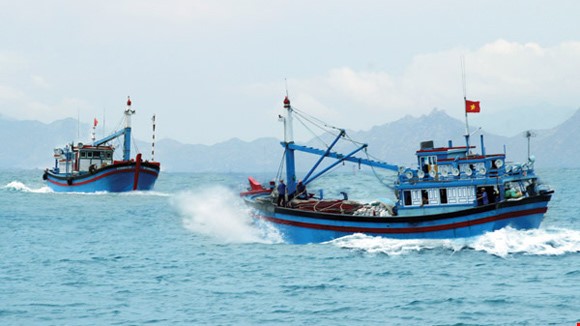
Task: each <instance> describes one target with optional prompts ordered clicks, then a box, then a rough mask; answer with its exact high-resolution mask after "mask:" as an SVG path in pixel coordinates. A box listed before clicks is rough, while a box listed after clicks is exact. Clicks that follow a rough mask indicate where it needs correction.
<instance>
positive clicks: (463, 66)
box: [461, 56, 469, 156]
mask: <svg viewBox="0 0 580 326" xmlns="http://www.w3.org/2000/svg"><path fill="white" fill-rule="evenodd" d="M461 78H462V79H463V110H465V146H466V147H467V152H466V153H465V155H466V156H467V155H469V121H468V119H467V109H466V108H467V81H466V79H465V56H461Z"/></svg>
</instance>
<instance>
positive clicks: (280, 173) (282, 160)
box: [276, 150, 286, 180]
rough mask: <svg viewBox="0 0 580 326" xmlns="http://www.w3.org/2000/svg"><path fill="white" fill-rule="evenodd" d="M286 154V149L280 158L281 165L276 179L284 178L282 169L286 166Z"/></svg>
mask: <svg viewBox="0 0 580 326" xmlns="http://www.w3.org/2000/svg"><path fill="white" fill-rule="evenodd" d="M285 156H286V150H284V152H282V159H280V165H279V166H278V172H277V173H276V180H280V179H282V169H283V168H284V157H285Z"/></svg>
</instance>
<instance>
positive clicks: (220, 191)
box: [172, 186, 282, 243]
mask: <svg viewBox="0 0 580 326" xmlns="http://www.w3.org/2000/svg"><path fill="white" fill-rule="evenodd" d="M172 202H173V205H174V206H175V207H176V208H177V210H178V212H179V213H180V214H181V216H182V218H183V225H184V226H185V227H186V228H187V229H188V230H191V231H192V232H195V233H199V234H204V235H208V236H211V237H213V238H215V239H218V240H220V241H223V242H227V243H279V242H282V237H281V235H280V234H279V232H278V231H277V230H276V229H275V228H273V227H272V226H270V225H267V224H264V223H254V221H253V220H252V219H251V218H250V214H249V210H248V208H246V207H245V206H243V203H242V202H241V199H240V198H239V196H237V195H236V194H234V193H233V192H232V191H231V190H229V189H227V188H224V187H219V186H216V187H212V188H208V189H205V190H202V191H200V192H195V193H192V192H187V193H182V194H179V195H177V196H176V197H175V198H174V200H173V201H172Z"/></svg>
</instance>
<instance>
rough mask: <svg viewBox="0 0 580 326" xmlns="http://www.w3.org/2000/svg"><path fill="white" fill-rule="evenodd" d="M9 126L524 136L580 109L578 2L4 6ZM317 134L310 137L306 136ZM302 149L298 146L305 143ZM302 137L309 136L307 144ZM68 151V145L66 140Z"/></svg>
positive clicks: (4, 103) (193, 133)
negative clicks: (292, 119)
mask: <svg viewBox="0 0 580 326" xmlns="http://www.w3.org/2000/svg"><path fill="white" fill-rule="evenodd" d="M0 8H1V10H0V30H1V31H2V32H0V115H1V116H3V117H4V118H10V119H18V120H39V121H42V122H45V123H49V122H52V121H55V120H59V119H64V118H67V117H72V118H75V119H77V118H79V119H80V120H81V121H82V122H85V123H87V124H90V123H92V121H93V119H94V118H97V119H98V120H99V121H100V124H101V125H100V126H101V127H102V126H103V122H104V124H105V128H113V127H116V126H118V124H119V122H120V120H121V118H122V112H123V110H124V104H125V102H126V98H127V96H131V99H132V101H133V108H134V109H135V110H136V112H137V114H136V115H135V116H134V117H133V126H134V131H133V132H134V135H135V136H136V138H138V139H142V140H146V139H149V138H150V137H151V136H150V134H151V126H150V121H151V116H152V115H153V114H155V115H156V120H157V128H156V132H157V135H156V138H157V139H163V138H171V139H175V140H178V141H180V142H182V143H190V144H207V145H212V144H216V143H220V142H224V141H227V140H229V139H231V138H239V139H241V140H244V141H252V140H255V139H257V138H261V137H277V138H282V137H283V129H282V126H281V124H280V122H278V119H277V117H278V114H281V113H282V107H283V104H282V103H283V99H284V96H285V95H286V92H288V94H289V96H290V100H291V101H292V105H293V106H294V107H296V108H298V109H299V110H301V111H304V112H307V113H308V114H311V115H313V116H316V117H318V118H320V119H322V120H324V121H326V122H327V123H328V124H330V125H334V126H338V127H341V128H346V129H350V130H368V129H370V128H371V127H373V126H376V125H382V124H386V123H389V122H392V121H396V120H397V119H400V118H402V117H404V116H406V115H411V116H415V117H419V116H421V115H425V114H428V113H429V112H431V111H432V110H433V109H434V108H437V109H439V110H444V111H445V112H447V114H449V115H451V116H453V117H456V118H458V119H462V120H463V119H464V112H465V111H464V104H463V97H464V82H463V78H462V69H461V60H462V58H464V60H465V77H466V78H465V86H466V88H465V89H466V96H467V98H468V99H470V100H478V101H480V102H481V113H479V114H470V117H469V118H470V122H469V123H470V125H479V126H482V127H483V129H484V130H486V131H489V132H494V133H498V134H501V135H506V136H513V135H516V134H518V133H520V132H521V131H523V130H526V129H533V130H538V129H548V128H552V127H554V126H556V125H558V124H560V123H562V122H563V121H565V120H566V119H567V118H568V117H570V116H571V115H572V114H573V113H574V112H575V111H576V110H578V108H579V107H580V19H579V18H578V13H580V2H578V1H536V0H529V1H504V0H502V1H496V0H490V1H470V0H462V1H445V0H442V1H431V0H417V1H412V0H411V1H390V0H382V1H378V0H377V1H374V0H368V1H367V0H358V1H341V0H332V1H330V0H320V1H312V0H309V1H303V0H292V1H285V0H280V1H275V0H274V1H272V0H270V1H262V0H244V1H234V0H223V1H222V0H214V1H198V0H164V1H154V0H116V1H106V0H105V1H67V0H61V1H59V0H55V1H44V0H43V1H41V0H20V1H7V0H0ZM304 137H306V138H309V137H310V135H308V136H304ZM296 138H297V139H300V135H296ZM306 138H305V139H306ZM55 145H56V144H55Z"/></svg>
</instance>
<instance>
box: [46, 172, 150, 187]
mask: <svg viewBox="0 0 580 326" xmlns="http://www.w3.org/2000/svg"><path fill="white" fill-rule="evenodd" d="M134 172H135V171H134V169H123V170H114V171H111V172H107V173H104V174H102V175H99V176H98V177H95V178H92V179H88V180H85V181H81V182H75V183H74V184H72V185H69V184H67V183H66V182H65V183H60V182H58V181H55V180H52V179H50V177H49V178H48V179H47V181H48V182H50V183H53V184H55V185H59V186H63V187H74V186H82V185H85V184H88V183H91V182H94V181H97V180H99V179H102V178H105V177H108V176H110V175H113V174H118V173H134ZM140 172H142V173H148V174H151V175H154V176H158V175H159V173H158V172H154V171H149V170H145V169H141V170H140ZM73 180H74V179H73Z"/></svg>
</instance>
